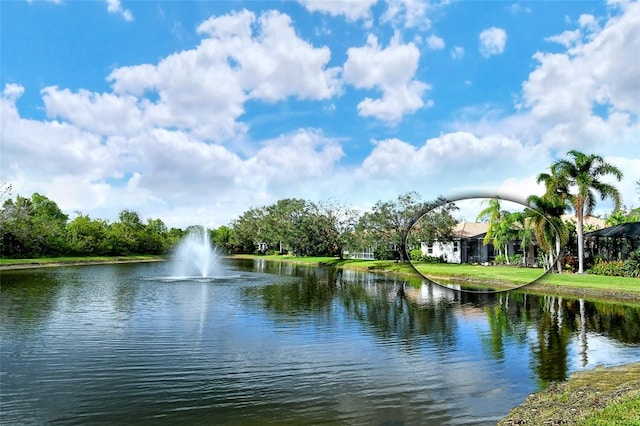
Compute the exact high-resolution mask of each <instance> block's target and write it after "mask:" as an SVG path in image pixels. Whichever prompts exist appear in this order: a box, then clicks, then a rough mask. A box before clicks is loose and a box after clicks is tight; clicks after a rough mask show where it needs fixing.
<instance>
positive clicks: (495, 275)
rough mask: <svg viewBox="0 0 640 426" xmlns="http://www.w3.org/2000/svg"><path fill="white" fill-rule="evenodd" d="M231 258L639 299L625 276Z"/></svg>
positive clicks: (636, 285) (639, 284)
mask: <svg viewBox="0 0 640 426" xmlns="http://www.w3.org/2000/svg"><path fill="white" fill-rule="evenodd" d="M232 257H233V258H247V259H256V258H257V259H266V260H273V261H280V262H293V263H297V264H300V265H308V266H322V265H327V266H335V267H338V268H348V269H355V270H361V271H372V272H386V273H395V274H404V275H412V276H415V275H416V272H415V271H416V269H417V270H418V271H419V272H420V273H421V274H423V275H424V276H426V277H428V278H431V279H432V280H434V281H436V282H442V283H445V281H449V282H450V281H452V280H453V281H455V280H456V279H458V280H465V281H469V285H468V286H469V287H473V286H474V285H473V283H471V280H473V281H475V282H476V283H477V285H478V286H479V287H481V288H485V287H488V286H490V284H492V283H494V284H495V283H502V284H503V285H502V286H501V288H503V289H512V288H516V287H519V286H521V285H525V284H528V283H531V282H532V281H535V286H528V287H527V288H528V289H529V290H530V291H533V292H542V293H547V292H548V293H554V294H568V295H573V296H575V297H586V296H588V297H589V298H590V299H594V300H595V299H597V300H612V299H614V300H623V299H624V300H625V301H626V302H627V303H634V304H635V303H637V302H638V301H640V279H639V278H626V277H608V276H602V275H590V274H569V273H563V274H544V273H543V272H544V271H543V270H542V269H538V268H515V267H507V266H481V265H458V264H449V263H435V264H434V263H421V262H416V263H415V264H414V266H415V268H416V269H414V268H413V266H412V265H411V264H410V263H408V262H407V263H399V262H395V261H393V260H360V259H344V260H340V259H338V258H336V257H295V256H279V255H274V256H256V255H238V256H232Z"/></svg>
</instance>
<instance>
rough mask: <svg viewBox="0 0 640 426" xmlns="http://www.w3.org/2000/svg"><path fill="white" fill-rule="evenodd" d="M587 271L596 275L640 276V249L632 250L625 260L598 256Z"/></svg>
mask: <svg viewBox="0 0 640 426" xmlns="http://www.w3.org/2000/svg"><path fill="white" fill-rule="evenodd" d="M587 272H589V273H590V274H594V275H608V276H612V277H630V278H640V250H635V251H633V252H631V253H630V254H629V257H628V258H627V259H626V260H624V261H623V260H603V259H599V258H598V259H596V261H595V263H594V264H593V266H591V268H590V269H589V270H588V271H587Z"/></svg>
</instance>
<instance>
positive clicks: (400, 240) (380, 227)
mask: <svg viewBox="0 0 640 426" xmlns="http://www.w3.org/2000/svg"><path fill="white" fill-rule="evenodd" d="M443 201H445V200H444V199H442V198H440V199H438V200H436V201H433V202H423V201H421V200H420V195H419V194H418V193H416V192H408V193H406V194H403V195H400V196H398V198H396V199H395V200H393V201H384V202H383V201H378V202H377V203H376V204H375V205H374V206H373V209H372V210H371V211H370V212H367V213H365V214H363V215H362V217H361V218H360V221H359V223H358V229H359V232H360V233H361V235H365V236H366V238H367V239H368V240H369V243H371V244H373V245H375V247H376V249H377V251H378V252H379V253H382V254H384V255H386V256H389V255H390V252H389V251H390V250H395V251H396V253H397V255H398V257H399V260H400V261H402V262H405V261H406V260H407V246H406V244H407V238H408V236H409V231H410V230H411V229H412V227H413V225H414V223H415V222H416V221H417V220H418V219H419V218H420V217H421V216H422V215H423V214H424V213H426V212H428V211H430V210H432V209H433V208H434V207H437V206H438V205H440V204H442V203H443ZM379 257H382V255H381V256H379Z"/></svg>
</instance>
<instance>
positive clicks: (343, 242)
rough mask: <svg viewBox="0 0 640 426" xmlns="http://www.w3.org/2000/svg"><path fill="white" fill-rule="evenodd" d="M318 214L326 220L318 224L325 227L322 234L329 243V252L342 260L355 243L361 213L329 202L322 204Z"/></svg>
mask: <svg viewBox="0 0 640 426" xmlns="http://www.w3.org/2000/svg"><path fill="white" fill-rule="evenodd" d="M318 214H319V215H320V216H322V217H324V218H326V220H322V221H318V224H323V225H324V229H323V232H322V233H323V235H324V238H325V239H326V240H327V241H328V243H329V252H330V253H331V254H335V255H337V256H338V257H340V259H342V258H343V256H344V251H345V248H347V247H349V246H350V245H351V244H352V243H353V234H354V231H355V228H356V225H357V224H358V218H359V216H360V214H359V212H358V211H357V210H355V209H353V208H351V207H348V206H346V205H345V204H343V203H340V202H338V201H336V200H328V201H325V202H323V203H320V205H319V206H318Z"/></svg>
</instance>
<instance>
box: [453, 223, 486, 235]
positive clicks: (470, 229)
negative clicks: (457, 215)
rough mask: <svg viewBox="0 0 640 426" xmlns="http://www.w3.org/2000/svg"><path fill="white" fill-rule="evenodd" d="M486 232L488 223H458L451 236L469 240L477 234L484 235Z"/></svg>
mask: <svg viewBox="0 0 640 426" xmlns="http://www.w3.org/2000/svg"><path fill="white" fill-rule="evenodd" d="M488 230H489V224H488V223H479V222H460V223H458V224H457V225H456V226H454V227H453V235H454V236H455V237H457V238H471V237H475V236H476V235H479V234H484V233H486V232H487V231H488Z"/></svg>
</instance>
